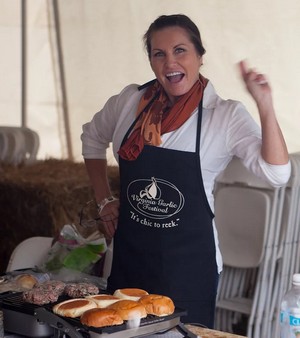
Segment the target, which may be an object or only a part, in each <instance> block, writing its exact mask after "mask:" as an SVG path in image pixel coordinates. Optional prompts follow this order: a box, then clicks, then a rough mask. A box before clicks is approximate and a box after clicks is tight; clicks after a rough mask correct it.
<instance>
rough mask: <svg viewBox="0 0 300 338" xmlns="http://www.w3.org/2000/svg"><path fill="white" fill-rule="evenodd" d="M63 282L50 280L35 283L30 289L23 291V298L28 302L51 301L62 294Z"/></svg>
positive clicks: (41, 303) (44, 302)
mask: <svg viewBox="0 0 300 338" xmlns="http://www.w3.org/2000/svg"><path fill="white" fill-rule="evenodd" d="M64 289H65V283H64V282H61V281H57V280H51V281H47V282H44V283H40V284H36V285H35V286H34V287H33V288H32V289H31V290H28V291H24V292H23V300H24V301H25V302H28V303H32V304H36V305H43V304H48V303H53V302H56V301H57V300H58V297H59V296H60V295H62V294H63V292H64Z"/></svg>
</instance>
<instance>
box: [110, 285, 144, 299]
mask: <svg viewBox="0 0 300 338" xmlns="http://www.w3.org/2000/svg"><path fill="white" fill-rule="evenodd" d="M145 295H148V292H147V291H145V290H142V289H136V288H127V289H118V290H116V291H115V292H114V296H116V297H118V298H121V299H129V300H135V301H137V300H139V299H140V298H141V297H142V296H145Z"/></svg>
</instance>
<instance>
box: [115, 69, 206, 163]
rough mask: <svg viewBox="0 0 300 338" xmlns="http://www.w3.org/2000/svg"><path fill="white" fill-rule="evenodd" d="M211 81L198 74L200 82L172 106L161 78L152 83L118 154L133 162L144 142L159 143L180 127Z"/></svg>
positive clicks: (195, 106) (147, 143)
mask: <svg viewBox="0 0 300 338" xmlns="http://www.w3.org/2000/svg"><path fill="white" fill-rule="evenodd" d="M207 82H208V80H207V79H205V78H204V77H203V76H202V75H200V74H199V81H196V83H195V84H194V85H193V87H192V88H191V89H190V90H189V91H188V92H187V93H186V94H184V95H182V96H181V97H180V98H179V99H178V101H176V103H175V104H174V105H173V106H172V107H169V106H168V104H169V99H168V96H167V95H166V93H165V91H164V90H163V87H162V86H161V85H160V83H159V82H158V81H155V82H154V83H153V84H151V85H150V86H149V87H148V88H147V89H146V91H145V94H144V95H143V96H142V97H141V99H140V102H139V106H138V109H137V114H136V115H137V116H139V115H141V114H142V115H141V116H140V118H139V119H138V121H137V123H136V124H135V127H134V130H133V132H132V133H131V135H130V136H129V137H128V139H127V140H126V141H125V143H124V144H123V145H122V146H121V148H120V150H119V151H118V154H119V155H120V157H121V158H123V159H125V160H128V161H133V160H135V159H137V157H138V156H139V154H140V153H141V151H142V150H143V148H144V145H145V144H146V145H153V146H159V145H160V144H161V143H162V141H161V135H163V134H165V133H168V132H171V131H173V130H176V129H178V128H179V127H181V126H182V125H183V124H184V122H185V121H186V120H187V119H188V118H189V117H190V116H191V114H192V112H193V111H194V110H195V109H196V108H197V106H198V104H199V102H200V101H201V99H202V96H203V92H204V88H205V87H206V85H207Z"/></svg>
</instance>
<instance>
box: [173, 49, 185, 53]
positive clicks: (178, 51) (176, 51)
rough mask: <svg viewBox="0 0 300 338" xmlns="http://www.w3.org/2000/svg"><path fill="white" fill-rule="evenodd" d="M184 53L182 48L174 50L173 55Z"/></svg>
mask: <svg viewBox="0 0 300 338" xmlns="http://www.w3.org/2000/svg"><path fill="white" fill-rule="evenodd" d="M183 52H184V49H183V48H176V49H175V53H176V54H180V53H183Z"/></svg>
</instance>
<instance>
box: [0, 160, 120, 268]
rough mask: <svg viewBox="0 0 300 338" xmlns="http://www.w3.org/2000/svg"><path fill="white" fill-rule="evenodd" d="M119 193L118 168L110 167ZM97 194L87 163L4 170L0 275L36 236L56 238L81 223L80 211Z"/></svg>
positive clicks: (0, 179)
mask: <svg viewBox="0 0 300 338" xmlns="http://www.w3.org/2000/svg"><path fill="white" fill-rule="evenodd" d="M108 175H109V181H110V184H111V186H112V191H113V193H114V194H115V195H118V194H119V179H118V177H119V176H118V168H117V167H109V168H108ZM92 198H93V192H92V189H91V187H90V182H89V179H88V176H87V173H86V169H85V166H84V163H83V162H82V163H75V162H72V161H68V160H55V159H50V160H46V161H39V162H36V163H34V164H32V165H20V166H18V167H16V166H11V165H2V166H1V168H0V206H1V207H0V222H1V227H0V256H1V258H2V259H1V261H0V273H4V272H5V269H6V266H7V263H8V260H9V257H10V255H11V253H12V251H13V249H14V248H15V246H16V245H17V244H18V243H20V242H21V241H23V240H24V239H26V238H28V237H32V236H52V237H55V236H57V234H58V233H59V231H60V230H61V228H62V227H63V226H64V225H65V224H71V223H74V224H78V221H79V217H78V215H79V211H80V209H81V207H82V206H83V205H84V203H85V202H87V201H89V200H90V199H92Z"/></svg>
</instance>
